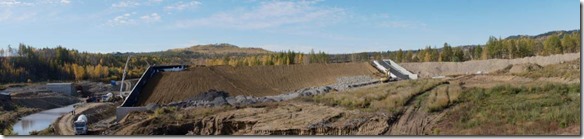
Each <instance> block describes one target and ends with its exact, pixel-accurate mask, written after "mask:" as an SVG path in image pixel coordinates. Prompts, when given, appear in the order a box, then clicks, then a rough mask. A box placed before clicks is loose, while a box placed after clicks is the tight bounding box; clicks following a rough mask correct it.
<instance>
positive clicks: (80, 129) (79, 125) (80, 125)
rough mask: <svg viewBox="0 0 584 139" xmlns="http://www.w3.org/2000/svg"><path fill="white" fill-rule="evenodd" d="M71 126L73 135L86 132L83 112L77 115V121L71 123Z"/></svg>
mask: <svg viewBox="0 0 584 139" xmlns="http://www.w3.org/2000/svg"><path fill="white" fill-rule="evenodd" d="M73 128H74V129H75V135H85V134H87V128H88V127H87V116H85V115H84V114H81V115H79V117H77V121H75V122H74V123H73Z"/></svg>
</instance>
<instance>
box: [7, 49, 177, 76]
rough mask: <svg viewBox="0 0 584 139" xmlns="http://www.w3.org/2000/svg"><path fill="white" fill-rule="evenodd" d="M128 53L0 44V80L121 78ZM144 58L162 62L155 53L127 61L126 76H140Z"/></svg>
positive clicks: (143, 67) (147, 60)
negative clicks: (3, 45)
mask: <svg viewBox="0 0 584 139" xmlns="http://www.w3.org/2000/svg"><path fill="white" fill-rule="evenodd" d="M126 58H127V56H125V55H116V54H94V53H87V52H79V51H77V50H73V49H67V48H63V47H61V46H58V47H56V48H41V49H37V48H33V47H31V46H27V45H25V44H19V46H18V47H17V48H13V47H11V46H8V48H7V49H4V48H0V83H14V82H45V81H48V82H51V81H72V80H96V81H108V80H119V79H121V75H122V71H123V68H124V66H125V62H126ZM147 62H151V63H163V62H165V61H163V59H161V58H158V57H156V56H141V57H136V58H132V59H131V60H130V61H129V65H128V66H129V68H128V73H127V77H129V78H136V77H139V76H141V74H142V72H143V71H144V70H145V68H146V67H147V64H148V63H147Z"/></svg>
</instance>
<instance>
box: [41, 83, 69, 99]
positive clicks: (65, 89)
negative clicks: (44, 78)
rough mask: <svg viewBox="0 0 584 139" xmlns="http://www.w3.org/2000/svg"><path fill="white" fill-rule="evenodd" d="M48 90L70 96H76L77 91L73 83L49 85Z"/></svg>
mask: <svg viewBox="0 0 584 139" xmlns="http://www.w3.org/2000/svg"><path fill="white" fill-rule="evenodd" d="M47 89H49V90H51V91H53V92H57V93H63V94H65V95H69V96H71V95H74V90H75V89H74V88H73V83H47Z"/></svg>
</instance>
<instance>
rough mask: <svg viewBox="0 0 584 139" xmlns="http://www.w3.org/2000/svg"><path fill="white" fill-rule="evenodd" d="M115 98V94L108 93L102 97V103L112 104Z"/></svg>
mask: <svg viewBox="0 0 584 139" xmlns="http://www.w3.org/2000/svg"><path fill="white" fill-rule="evenodd" d="M113 98H114V94H113V93H107V94H105V95H103V96H101V102H111V101H112V100H113Z"/></svg>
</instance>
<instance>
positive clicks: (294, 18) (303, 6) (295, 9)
mask: <svg viewBox="0 0 584 139" xmlns="http://www.w3.org/2000/svg"><path fill="white" fill-rule="evenodd" d="M318 2H319V1H269V2H262V3H261V4H260V5H259V6H258V7H254V8H252V9H251V10H236V11H231V12H222V13H217V14H214V15H211V16H209V17H206V18H202V19H195V20H186V21H179V22H178V23H177V26H178V27H190V26H216V27H226V28H238V29H263V28H272V27H279V26H285V25H294V24H312V25H324V24H329V23H335V22H336V21H338V20H339V19H341V18H343V17H344V16H345V10H344V9H341V8H330V7H317V6H316V5H315V4H316V3H318Z"/></svg>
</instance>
